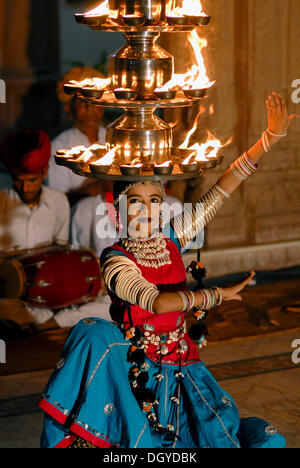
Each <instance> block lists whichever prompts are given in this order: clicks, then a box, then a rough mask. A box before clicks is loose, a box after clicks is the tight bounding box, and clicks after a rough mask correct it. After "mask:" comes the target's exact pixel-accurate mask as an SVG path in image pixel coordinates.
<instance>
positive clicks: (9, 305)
mask: <svg viewBox="0 0 300 468" xmlns="http://www.w3.org/2000/svg"><path fill="white" fill-rule="evenodd" d="M0 320H7V321H12V322H15V323H17V324H18V325H19V326H20V327H21V328H23V329H25V328H27V327H28V326H30V325H31V324H32V323H33V322H34V319H33V317H32V315H31V314H30V312H29V310H28V308H27V304H26V302H24V301H21V300H20V299H0Z"/></svg>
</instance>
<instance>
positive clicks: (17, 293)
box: [0, 259, 26, 299]
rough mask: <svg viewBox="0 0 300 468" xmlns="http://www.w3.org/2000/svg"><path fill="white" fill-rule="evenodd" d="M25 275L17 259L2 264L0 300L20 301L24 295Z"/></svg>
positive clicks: (0, 268) (0, 267)
mask: <svg viewBox="0 0 300 468" xmlns="http://www.w3.org/2000/svg"><path fill="white" fill-rule="evenodd" d="M25 282H26V280H25V275H24V270H23V267H22V264H21V263H20V262H18V260H15V259H7V260H4V261H3V262H2V263H0V298H2V299H19V298H20V297H22V295H23V293H24V287H25Z"/></svg>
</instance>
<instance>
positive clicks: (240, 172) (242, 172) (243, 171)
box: [230, 152, 258, 180]
mask: <svg viewBox="0 0 300 468" xmlns="http://www.w3.org/2000/svg"><path fill="white" fill-rule="evenodd" d="M230 169H231V172H232V174H233V175H234V176H235V177H236V178H237V179H239V180H246V179H247V178H248V177H250V176H252V175H253V174H254V173H255V172H256V171H257V169H258V166H257V164H253V162H252V161H251V160H250V158H249V156H248V154H247V152H245V153H244V154H243V155H242V156H241V157H240V158H238V159H237V160H236V161H235V162H234V163H233V164H231V166H230Z"/></svg>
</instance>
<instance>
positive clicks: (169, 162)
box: [155, 161, 172, 167]
mask: <svg viewBox="0 0 300 468" xmlns="http://www.w3.org/2000/svg"><path fill="white" fill-rule="evenodd" d="M171 164H172V161H166V162H165V163H163V164H156V165H155V167H169V166H170V165H171Z"/></svg>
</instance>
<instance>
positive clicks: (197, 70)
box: [185, 30, 215, 89]
mask: <svg viewBox="0 0 300 468" xmlns="http://www.w3.org/2000/svg"><path fill="white" fill-rule="evenodd" d="M188 41H189V43H190V45H191V46H192V48H193V51H194V54H195V59H196V62H197V65H193V66H192V68H191V70H190V71H189V72H188V73H186V75H185V83H186V86H185V87H186V88H189V89H204V88H210V87H211V86H212V85H213V84H214V83H215V81H212V82H210V81H209V78H208V76H207V74H206V68H205V65H204V60H203V56H202V50H203V49H204V48H205V47H207V40H206V39H201V38H200V37H199V36H198V33H197V31H196V30H194V31H192V32H190V34H189V37H188Z"/></svg>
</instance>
